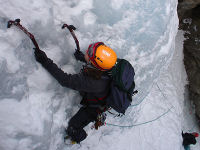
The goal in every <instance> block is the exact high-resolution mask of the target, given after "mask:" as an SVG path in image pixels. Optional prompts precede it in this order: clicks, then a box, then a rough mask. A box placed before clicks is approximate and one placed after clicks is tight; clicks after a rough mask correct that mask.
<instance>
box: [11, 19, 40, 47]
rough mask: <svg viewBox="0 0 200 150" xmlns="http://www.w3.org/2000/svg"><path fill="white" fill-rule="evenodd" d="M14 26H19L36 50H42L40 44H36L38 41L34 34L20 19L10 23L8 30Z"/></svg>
mask: <svg viewBox="0 0 200 150" xmlns="http://www.w3.org/2000/svg"><path fill="white" fill-rule="evenodd" d="M12 25H15V26H17V27H18V28H19V29H20V30H22V31H23V32H24V33H25V34H26V35H27V36H28V37H29V38H30V39H31V41H32V42H33V44H34V46H35V48H36V49H40V48H39V46H38V43H37V42H36V40H35V38H34V36H33V34H31V33H30V32H28V30H27V29H26V28H25V27H23V26H22V25H21V24H20V19H15V20H14V21H13V20H10V21H8V24H7V28H10V27H11V26H12Z"/></svg>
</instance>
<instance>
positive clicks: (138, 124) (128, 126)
mask: <svg viewBox="0 0 200 150" xmlns="http://www.w3.org/2000/svg"><path fill="white" fill-rule="evenodd" d="M171 109H172V107H171V108H169V109H168V110H167V111H166V112H164V113H163V114H162V115H160V116H158V117H157V118H155V119H153V120H150V121H146V122H143V123H137V124H133V125H127V126H123V125H116V124H111V123H106V125H109V126H115V127H123V128H126V127H127V128H131V127H135V126H140V125H144V124H148V123H151V122H154V121H156V120H158V119H160V118H161V117H162V116H164V115H166V114H167V113H169V112H170V110H171Z"/></svg>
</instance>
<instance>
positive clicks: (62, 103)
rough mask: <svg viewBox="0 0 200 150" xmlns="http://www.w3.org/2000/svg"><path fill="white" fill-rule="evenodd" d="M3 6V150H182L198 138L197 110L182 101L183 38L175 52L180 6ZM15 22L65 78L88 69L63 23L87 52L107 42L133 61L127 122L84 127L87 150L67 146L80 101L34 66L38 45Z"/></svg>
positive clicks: (2, 1) (116, 1)
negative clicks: (192, 135) (188, 137)
mask: <svg viewBox="0 0 200 150" xmlns="http://www.w3.org/2000/svg"><path fill="white" fill-rule="evenodd" d="M0 6H1V7H0V47H1V48H0V149H1V150H14V149H15V150H22V149H23V150H65V149H66V150H67V149H74V150H75V149H84V150H85V149H92V150H100V149H110V150H112V149H113V150H114V149H115V150H118V149H119V150H132V149H135V150H151V149H152V150H155V149H156V150H169V149H170V150H178V149H180V150H182V149H183V147H182V145H181V144H182V137H181V131H182V130H184V131H193V130H194V131H197V127H196V126H195V121H194V115H193V113H194V112H190V111H189V110H188V109H190V108H191V107H192V105H191V104H190V103H187V102H186V101H185V100H184V96H185V97H187V95H186V94H185V93H187V92H185V88H184V86H185V84H186V83H187V82H186V81H187V79H186V78H187V77H186V73H185V70H184V67H183V62H182V59H183V56H182V55H183V54H182V47H181V46H182V42H183V33H182V32H179V34H178V36H177V38H176V43H177V44H176V47H175V36H176V34H177V29H178V17H177V12H176V8H177V1H174V0H166V1H163V0H156V1H155V0H148V1H146V0H101V1H98V0H49V1H46V0H34V1H32V0H26V1H21V0H0ZM16 18H20V19H21V24H22V25H23V26H25V27H26V28H27V29H28V30H29V31H30V32H31V33H33V34H34V36H35V38H36V40H37V41H38V44H39V46H40V48H41V49H42V50H44V51H45V52H46V53H47V55H48V56H49V57H50V58H51V59H53V60H54V62H55V63H57V64H58V65H59V66H60V67H61V68H62V69H63V70H64V71H65V72H68V73H78V72H79V70H80V68H81V66H82V64H81V63H80V62H76V61H75V59H74V57H73V52H74V49H75V43H74V41H73V38H72V37H71V35H70V33H69V32H68V31H65V30H62V29H61V26H62V24H63V23H68V24H73V25H74V26H75V27H76V28H77V30H76V35H77V37H78V39H79V42H80V47H81V50H82V51H83V52H85V50H86V49H87V47H88V45H89V44H90V43H92V42H96V41H102V42H104V43H105V44H107V45H109V46H110V47H112V48H113V49H114V50H116V52H117V54H118V56H119V57H120V58H126V59H127V60H129V61H130V62H131V63H132V65H133V66H134V68H135V71H136V76H135V81H136V89H137V90H138V91H139V93H138V94H137V95H136V96H134V101H133V103H132V106H131V107H130V108H129V109H128V110H127V112H126V115H125V116H123V117H121V118H113V116H112V115H110V114H108V117H107V120H106V121H107V123H108V124H107V125H106V126H103V127H101V128H100V129H99V130H98V131H96V130H92V129H91V126H92V124H89V125H88V126H87V127H86V130H87V132H88V135H89V136H88V138H87V139H86V140H85V141H83V142H82V143H81V145H73V146H72V147H67V146H66V145H64V143H63V129H64V127H66V126H67V122H68V121H69V119H70V118H71V117H72V116H73V115H74V114H75V113H76V111H77V110H78V109H79V107H80V106H79V101H80V99H81V97H80V96H79V95H78V92H76V91H73V90H70V89H68V88H63V87H61V86H60V85H59V84H58V83H57V81H56V80H55V79H54V78H53V77H52V76H51V75H49V73H48V72H46V70H45V69H44V68H42V66H41V65H40V64H38V63H37V62H36V61H35V58H34V55H33V50H32V48H33V44H32V42H31V41H30V39H29V38H28V37H27V36H26V35H25V34H24V33H23V32H21V31H20V30H18V29H17V28H16V27H11V28H10V29H7V27H6V26H7V21H8V20H9V19H16ZM172 56H173V57H172ZM189 112H190V113H189ZM159 117H160V118H159ZM156 118H157V120H155V119H156ZM153 120H155V121H153ZM151 121H152V122H151ZM142 123H145V124H143V125H138V124H142ZM113 125H120V126H133V127H117V126H113ZM134 125H138V126H134ZM191 148H192V149H199V148H200V145H199V143H198V144H197V145H195V146H192V147H191Z"/></svg>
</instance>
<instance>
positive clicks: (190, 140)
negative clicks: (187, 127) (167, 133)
mask: <svg viewBox="0 0 200 150" xmlns="http://www.w3.org/2000/svg"><path fill="white" fill-rule="evenodd" d="M182 137H183V146H188V145H190V144H196V142H197V141H196V139H195V136H194V135H192V134H191V133H183V132H182Z"/></svg>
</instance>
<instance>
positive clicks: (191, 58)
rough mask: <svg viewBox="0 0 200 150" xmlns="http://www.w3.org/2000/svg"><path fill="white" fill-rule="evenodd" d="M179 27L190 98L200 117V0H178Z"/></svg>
mask: <svg viewBox="0 0 200 150" xmlns="http://www.w3.org/2000/svg"><path fill="white" fill-rule="evenodd" d="M178 15H179V28H180V29H182V30H184V31H185V35H184V36H185V38H186V40H185V42H184V64H185V68H186V72H187V75H188V81H189V95H190V100H192V101H193V102H194V104H195V108H196V116H197V117H198V118H199V119H200V0H179V5H178Z"/></svg>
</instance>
